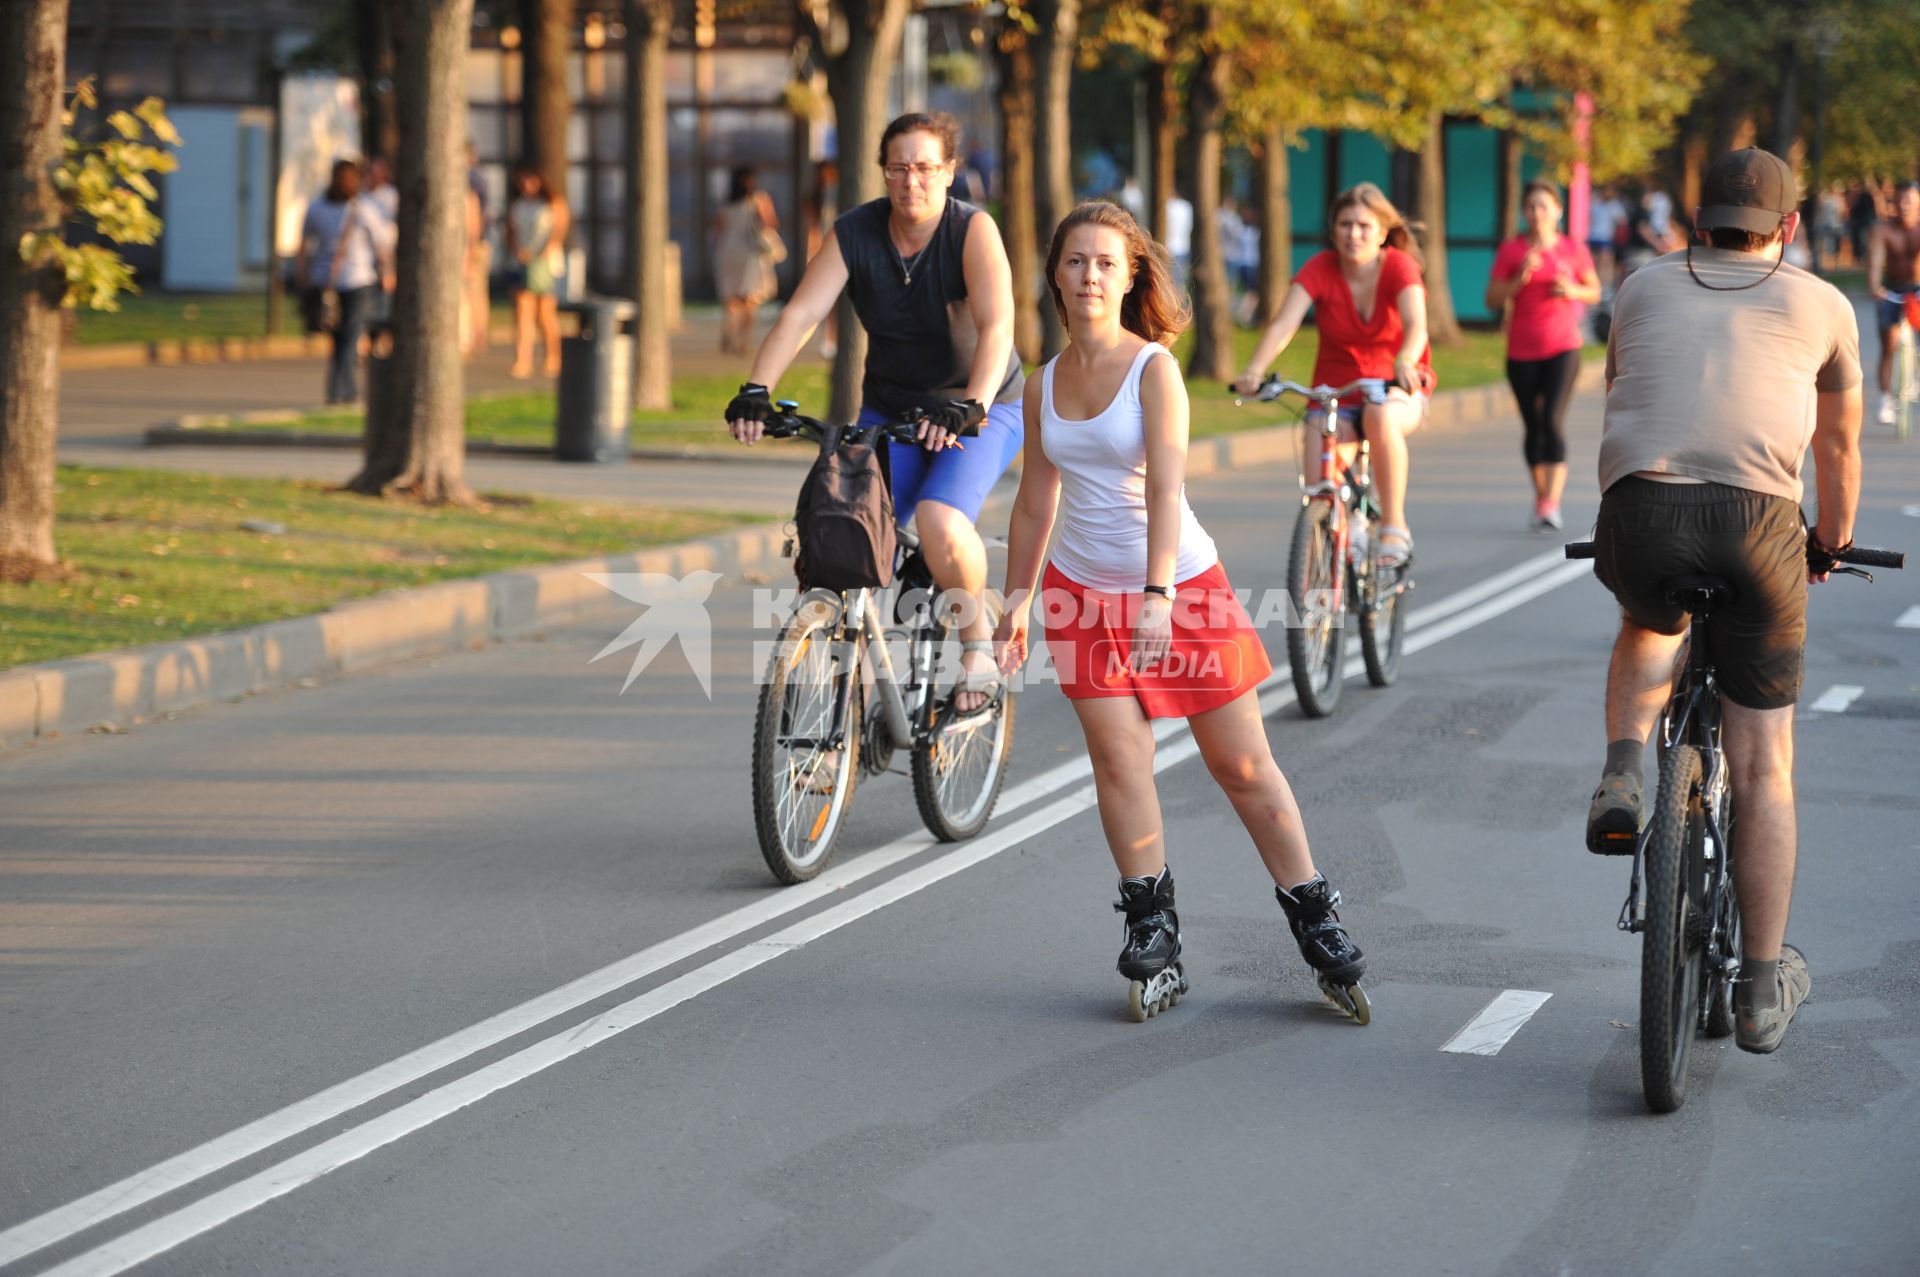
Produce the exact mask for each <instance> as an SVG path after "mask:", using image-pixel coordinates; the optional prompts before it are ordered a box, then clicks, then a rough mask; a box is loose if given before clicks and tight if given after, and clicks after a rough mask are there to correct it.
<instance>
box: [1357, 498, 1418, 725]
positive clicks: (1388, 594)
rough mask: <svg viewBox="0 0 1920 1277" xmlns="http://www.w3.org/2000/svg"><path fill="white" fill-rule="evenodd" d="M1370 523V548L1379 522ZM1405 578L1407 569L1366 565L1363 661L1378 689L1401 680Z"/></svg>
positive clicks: (1404, 619)
mask: <svg viewBox="0 0 1920 1277" xmlns="http://www.w3.org/2000/svg"><path fill="white" fill-rule="evenodd" d="M1368 522H1369V523H1370V524H1372V525H1373V526H1372V527H1371V528H1370V529H1369V533H1370V535H1369V536H1368V537H1367V544H1369V545H1378V544H1380V541H1379V536H1380V529H1379V520H1378V519H1369V520H1368ZM1405 575H1406V568H1405V567H1404V566H1401V567H1395V568H1383V567H1381V566H1380V565H1379V564H1378V563H1371V564H1368V565H1367V575H1366V582H1365V585H1364V587H1363V589H1364V593H1363V594H1362V595H1361V597H1362V599H1363V600H1364V602H1363V603H1362V606H1361V609H1360V657H1361V659H1362V660H1363V661H1365V662H1366V666H1367V682H1369V683H1371V684H1373V685H1374V686H1375V687H1392V686H1393V681H1394V680H1395V679H1397V678H1399V677H1400V648H1401V644H1402V641H1403V640H1404V639H1405V638H1406V633H1407V609H1406V608H1405V607H1403V606H1401V605H1402V604H1403V603H1404V602H1405V601H1406V592H1405V591H1403V590H1402V589H1401V588H1400V582H1401V580H1402V578H1404V577H1405Z"/></svg>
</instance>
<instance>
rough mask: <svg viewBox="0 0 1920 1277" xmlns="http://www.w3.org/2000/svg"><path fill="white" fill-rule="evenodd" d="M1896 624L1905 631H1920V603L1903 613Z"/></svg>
mask: <svg viewBox="0 0 1920 1277" xmlns="http://www.w3.org/2000/svg"><path fill="white" fill-rule="evenodd" d="M1894 624H1895V625H1896V626H1898V627H1899V628H1901V629H1903V630H1920V603H1916V604H1914V605H1913V606H1912V607H1910V608H1908V609H1907V610H1906V611H1904V612H1902V613H1901V614H1900V619H1899V620H1897V621H1895V622H1894Z"/></svg>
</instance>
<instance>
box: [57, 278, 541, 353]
mask: <svg viewBox="0 0 1920 1277" xmlns="http://www.w3.org/2000/svg"><path fill="white" fill-rule="evenodd" d="M493 321H494V323H496V324H501V323H512V322H513V312H512V311H511V310H510V309H509V308H507V307H505V306H495V307H494V308H493ZM277 331H278V332H280V333H283V334H289V335H296V334H298V333H300V332H302V331H304V329H303V328H302V326H301V319H300V297H299V294H298V293H297V292H294V291H292V290H289V291H288V292H287V293H286V295H285V296H283V297H282V298H281V299H280V327H279V328H278V329H277ZM266 332H267V299H266V294H265V293H264V292H250V293H170V292H163V291H161V290H160V289H158V288H150V289H148V290H147V291H145V292H141V293H128V294H126V295H124V296H122V297H121V298H120V309H119V310H81V311H75V312H73V329H72V333H71V335H70V336H69V338H68V340H70V341H72V342H73V343H75V344H76V345H81V346H103V345H112V344H116V343H120V342H162V341H186V340H212V339H215V338H220V337H261V336H265V335H266Z"/></svg>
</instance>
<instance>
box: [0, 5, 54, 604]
mask: <svg viewBox="0 0 1920 1277" xmlns="http://www.w3.org/2000/svg"><path fill="white" fill-rule="evenodd" d="M66 48H67V0H17V2H15V3H8V4H4V5H0V254H4V255H5V257H4V260H0V582H7V581H30V580H32V579H33V578H34V577H36V576H39V575H42V574H44V573H51V572H55V571H57V570H58V569H59V559H58V558H57V557H56V556H55V554H54V548H53V475H54V438H55V430H56V426H57V424H58V409H59V404H60V364H59V356H60V309H59V307H60V295H61V293H62V292H63V291H64V289H65V283H66V281H65V278H64V277H63V276H62V274H61V273H60V271H59V269H58V268H57V267H55V266H53V265H50V264H49V265H45V266H41V267H39V268H37V269H31V268H29V267H27V265H26V264H25V263H23V262H22V261H21V260H20V257H19V252H20V238H21V236H23V235H25V234H27V233H28V232H30V231H38V230H46V229H48V228H50V227H54V226H58V225H59V221H60V213H59V205H58V201H57V198H56V196H55V194H54V189H53V181H52V169H53V166H54V165H55V164H56V163H58V162H59V159H60V151H61V134H60V96H61V93H62V92H63V90H64V89H65V81H66Z"/></svg>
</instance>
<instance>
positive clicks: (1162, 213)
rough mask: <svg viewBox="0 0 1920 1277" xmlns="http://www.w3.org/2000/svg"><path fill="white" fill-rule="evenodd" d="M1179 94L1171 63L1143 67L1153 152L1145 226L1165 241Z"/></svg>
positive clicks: (1148, 128)
mask: <svg viewBox="0 0 1920 1277" xmlns="http://www.w3.org/2000/svg"><path fill="white" fill-rule="evenodd" d="M1179 111H1180V95H1179V92H1178V91H1177V90H1176V89H1175V88H1174V84H1173V64H1172V63H1171V62H1154V63H1151V64H1149V65H1148V67H1147V136H1148V137H1149V138H1150V139H1151V143H1150V144H1151V146H1152V147H1153V154H1152V156H1151V158H1150V159H1149V161H1148V166H1147V167H1148V173H1147V226H1148V229H1149V230H1151V231H1152V233H1153V237H1154V238H1155V239H1157V240H1159V241H1160V242H1161V243H1162V244H1164V243H1166V242H1167V201H1168V200H1170V199H1172V198H1173V190H1174V187H1173V163H1174V160H1173V143H1174V132H1175V126H1174V120H1175V117H1176V116H1177V115H1178V114H1179Z"/></svg>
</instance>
